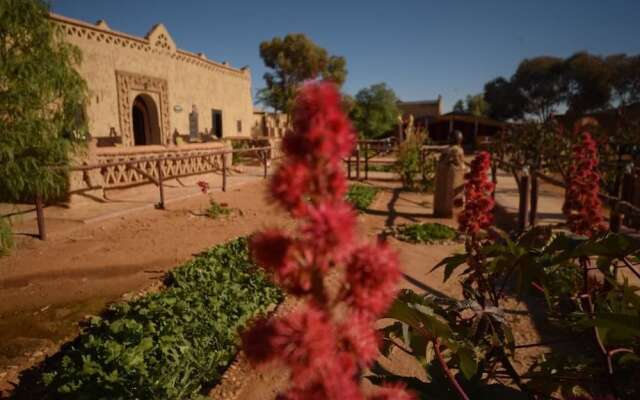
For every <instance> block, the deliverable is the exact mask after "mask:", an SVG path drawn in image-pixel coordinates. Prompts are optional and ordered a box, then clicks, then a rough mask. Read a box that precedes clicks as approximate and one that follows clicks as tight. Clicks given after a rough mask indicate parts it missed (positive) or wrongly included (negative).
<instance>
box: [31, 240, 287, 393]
mask: <svg viewBox="0 0 640 400" xmlns="http://www.w3.org/2000/svg"><path fill="white" fill-rule="evenodd" d="M166 284H167V288H166V289H165V290H162V291H160V292H158V293H153V294H149V295H146V296H144V297H142V298H140V299H138V300H134V301H132V302H129V303H123V304H116V305H113V306H111V307H110V308H109V309H108V310H107V311H106V313H105V314H104V315H103V316H102V317H94V318H92V320H91V322H90V323H89V324H88V326H87V327H85V329H84V330H83V332H82V333H81V334H80V336H79V337H78V338H77V339H76V340H74V341H73V342H72V343H70V344H68V345H66V346H65V347H64V348H63V349H62V350H61V352H60V353H59V354H58V355H57V356H55V357H54V358H53V360H52V361H51V363H50V364H49V366H48V368H46V369H47V371H46V372H45V373H44V375H43V381H44V383H45V384H46V386H47V389H48V391H49V393H48V394H49V396H50V397H52V398H56V399H58V398H92V399H93V398H96V399H97V398H109V399H124V398H126V399H133V398H138V399H184V398H193V397H197V395H198V393H199V392H200V391H201V390H202V387H203V385H205V384H208V383H211V382H213V381H215V380H217V379H219V378H220V376H221V374H222V372H223V371H224V369H225V368H226V367H227V365H228V364H229V363H230V362H231V360H232V359H233V357H234V355H235V354H236V349H237V343H238V335H237V331H238V329H239V328H241V327H243V326H244V325H245V324H246V323H247V322H248V321H249V320H250V319H251V318H253V317H254V316H255V315H257V314H261V313H264V312H266V311H267V310H268V308H269V306H270V305H272V304H274V303H276V302H278V301H279V300H280V299H281V292H280V291H279V290H278V289H276V288H275V287H274V286H272V285H271V284H270V283H268V281H267V280H266V279H265V276H264V274H262V273H261V272H260V271H257V270H255V269H254V265H253V264H252V263H251V262H250V261H249V257H248V251H247V244H246V240H245V239H237V240H234V241H231V242H228V243H226V244H224V245H220V246H216V247H214V248H213V249H211V250H209V251H206V252H204V253H202V254H200V255H198V256H197V257H196V258H195V259H194V260H192V261H190V262H188V263H187V264H185V265H184V266H182V267H180V268H178V269H176V270H174V271H172V272H171V273H169V275H168V277H167V280H166Z"/></svg>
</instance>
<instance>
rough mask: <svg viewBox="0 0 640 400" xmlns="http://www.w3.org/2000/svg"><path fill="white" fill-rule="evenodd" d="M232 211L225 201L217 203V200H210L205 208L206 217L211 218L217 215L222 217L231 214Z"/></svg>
mask: <svg viewBox="0 0 640 400" xmlns="http://www.w3.org/2000/svg"><path fill="white" fill-rule="evenodd" d="M231 211H233V210H232V209H231V208H229V207H228V206H227V204H226V203H218V202H217V201H214V200H211V202H210V203H209V208H207V211H206V214H207V217H209V218H211V219H216V218H218V217H223V216H226V215H229V214H231Z"/></svg>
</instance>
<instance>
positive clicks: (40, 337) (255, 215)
mask: <svg viewBox="0 0 640 400" xmlns="http://www.w3.org/2000/svg"><path fill="white" fill-rule="evenodd" d="M376 175H378V178H383V177H384V176H385V174H383V173H379V174H376V173H372V176H371V178H374V179H372V180H371V181H370V182H371V184H373V185H375V186H378V187H380V188H381V189H382V192H381V193H380V194H379V195H378V197H377V198H376V201H375V202H374V204H373V205H372V206H371V207H370V209H369V210H366V211H365V212H363V213H362V214H361V215H360V217H359V226H360V229H361V232H362V233H363V234H364V235H367V236H371V237H373V236H375V235H377V234H379V233H380V232H381V231H382V230H383V229H384V228H387V227H393V226H395V225H398V224H401V223H411V222H426V221H434V222H441V223H445V224H449V225H452V226H454V225H455V223H454V222H453V221H452V220H443V219H434V218H432V217H431V209H432V208H431V202H432V195H430V194H417V193H408V192H404V191H401V190H400V189H398V187H397V183H395V182H392V181H389V180H386V179H377V180H376V179H375V177H376ZM387 176H388V175H387ZM211 197H212V198H214V199H215V200H216V201H219V202H224V203H228V204H229V206H230V207H233V208H236V209H238V210H241V211H242V214H241V215H240V214H237V215H235V216H234V217H230V218H227V219H221V220H211V219H209V218H205V217H202V216H199V215H197V214H200V213H201V212H202V210H203V209H204V208H205V206H206V205H207V204H208V197H207V196H206V195H201V196H197V197H193V198H190V199H187V200H184V201H180V202H175V203H172V204H170V205H169V206H168V210H166V211H159V210H153V209H149V210H146V211H140V212H137V213H135V214H130V215H126V216H122V217H118V218H115V219H108V220H107V219H105V220H102V221H100V222H95V223H92V224H84V225H82V226H80V227H79V228H75V229H74V230H73V231H70V232H68V233H64V234H60V235H57V236H52V237H51V239H50V240H48V241H46V242H41V241H38V240H35V239H32V238H27V237H25V238H22V239H20V243H19V245H18V248H17V249H16V250H15V251H14V252H13V254H12V255H11V256H9V257H6V258H2V259H0V390H2V393H3V394H4V395H7V394H8V393H9V391H10V390H11V388H12V387H13V385H15V384H16V383H17V380H18V376H19V371H21V370H22V369H25V368H27V367H29V366H31V365H33V364H35V363H37V362H39V361H41V360H42V359H43V358H44V357H45V356H46V355H48V354H53V353H55V352H56V350H57V348H58V347H59V346H60V344H62V343H64V342H66V341H67V340H69V339H71V338H73V337H74V336H75V335H77V333H78V322H79V321H81V320H82V319H83V318H85V317H86V316H88V315H91V314H96V313H98V312H99V311H100V310H102V309H103V308H104V307H105V306H106V305H107V304H108V303H110V302H115V301H120V300H122V299H123V295H124V299H126V298H127V297H128V296H130V295H131V294H135V293H137V292H139V291H143V290H145V289H146V288H149V287H150V286H153V285H154V284H157V283H158V282H159V280H160V279H161V278H162V276H163V274H164V273H165V272H166V271H168V270H169V269H171V268H174V267H176V266H179V265H180V264H182V263H183V262H185V261H186V260H188V259H189V258H190V257H191V256H192V255H193V254H195V253H197V252H199V251H202V250H204V249H206V248H208V247H211V246H213V245H215V244H218V243H221V242H224V241H226V240H229V239H231V238H234V237H237V236H240V235H247V234H250V233H252V232H254V231H256V230H258V229H261V228H263V227H266V226H272V225H287V224H290V222H291V221H290V220H289V219H288V218H287V217H286V216H285V215H283V213H281V212H280V211H278V210H277V209H276V208H275V207H273V206H272V205H270V204H269V203H268V201H267V200H266V196H265V184H264V182H263V181H262V180H256V181H255V182H253V183H248V184H245V185H243V186H242V187H240V188H236V189H233V190H230V191H228V192H226V193H222V192H215V193H213V194H211ZM390 240H391V241H392V244H393V246H395V247H396V248H397V249H398V250H399V252H400V258H401V265H402V268H403V271H404V274H405V279H404V281H403V283H402V286H403V287H408V288H412V289H414V290H417V291H419V292H432V293H437V294H441V295H447V296H452V297H460V292H459V284H458V283H457V282H456V279H451V280H449V281H448V282H447V283H443V282H442V273H441V272H440V271H436V272H434V273H430V272H429V271H430V270H431V268H432V267H433V266H434V265H435V264H436V263H438V262H439V261H440V260H441V259H442V258H444V257H446V256H447V255H449V254H451V253H452V252H455V251H456V250H458V249H460V245H458V244H452V245H412V244H408V243H403V242H399V241H397V240H395V239H390ZM525 310H526V308H525V305H522V304H514V305H513V310H512V311H513V315H514V318H518V316H519V315H522V314H523V313H524V314H526V311H525ZM519 324H521V326H520V328H519V329H517V333H516V335H517V336H518V337H517V338H516V339H517V340H518V341H520V342H522V343H530V342H533V341H535V340H537V339H538V335H537V333H536V332H537V329H536V327H535V326H533V325H532V323H531V321H529V320H528V319H523V320H522V322H519ZM523 355H525V354H523ZM525 356H526V355H525ZM412 361H413V360H411V359H409V358H407V357H406V356H405V357H403V356H402V354H401V353H400V352H398V353H393V354H392V356H391V357H390V359H384V360H381V363H382V364H383V365H384V366H385V367H388V368H389V369H391V370H393V371H395V372H399V373H404V374H407V375H414V376H419V377H420V376H422V374H423V372H422V371H420V368H419V367H418V366H417V365H415V364H413V363H412ZM227 375H228V379H226V380H225V382H224V383H223V384H222V385H219V387H218V388H216V390H214V391H213V392H212V394H211V396H212V397H214V398H236V399H269V398H274V397H275V394H276V393H277V391H278V390H280V389H281V388H283V387H284V386H285V385H286V383H287V373H286V371H284V370H281V369H263V370H254V369H252V368H249V367H248V366H247V365H246V363H245V362H243V361H242V357H240V358H239V360H237V361H236V363H234V365H233V366H232V368H231V370H230V373H229V374H227ZM0 397H2V396H0Z"/></svg>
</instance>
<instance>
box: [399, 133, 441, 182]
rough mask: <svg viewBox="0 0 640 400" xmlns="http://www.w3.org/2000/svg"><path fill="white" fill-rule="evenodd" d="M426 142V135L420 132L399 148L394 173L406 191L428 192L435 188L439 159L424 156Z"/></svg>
mask: <svg viewBox="0 0 640 400" xmlns="http://www.w3.org/2000/svg"><path fill="white" fill-rule="evenodd" d="M425 140H426V135H425V134H424V133H423V132H420V131H418V132H415V133H414V134H412V135H411V136H409V137H408V138H407V139H406V140H405V141H404V142H402V143H401V144H400V145H399V146H398V157H397V159H396V162H395V164H394V171H395V172H396V173H397V174H398V175H399V176H400V180H401V181H402V186H403V187H404V188H405V189H408V190H419V191H428V190H431V189H432V188H433V185H434V181H435V174H436V166H437V159H436V158H435V157H423V156H422V146H423V145H424V144H425Z"/></svg>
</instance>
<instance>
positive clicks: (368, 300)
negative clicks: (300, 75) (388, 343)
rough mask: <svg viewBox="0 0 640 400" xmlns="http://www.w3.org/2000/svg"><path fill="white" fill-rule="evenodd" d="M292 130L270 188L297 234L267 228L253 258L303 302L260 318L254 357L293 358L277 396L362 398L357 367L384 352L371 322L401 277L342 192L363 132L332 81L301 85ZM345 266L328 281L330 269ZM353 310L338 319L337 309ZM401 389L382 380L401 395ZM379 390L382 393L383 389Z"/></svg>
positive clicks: (251, 349)
mask: <svg viewBox="0 0 640 400" xmlns="http://www.w3.org/2000/svg"><path fill="white" fill-rule="evenodd" d="M292 122H293V130H292V131H290V132H288V133H287V135H286V136H285V138H284V141H283V152H284V154H285V160H284V162H283V163H282V165H281V166H280V168H279V169H278V171H276V173H275V175H274V176H273V178H272V180H271V185H270V191H271V195H272V197H273V198H274V199H275V200H276V201H277V202H278V203H279V204H280V205H281V206H282V207H283V208H284V209H285V210H287V211H288V212H289V213H290V214H291V215H292V216H293V217H294V218H295V219H296V220H298V222H299V223H298V225H297V228H296V232H295V233H291V234H285V233H283V232H281V231H279V230H266V231H264V232H261V233H258V234H255V235H254V236H253V237H252V238H251V239H250V242H249V245H250V249H251V254H252V258H253V260H254V261H255V262H256V263H257V264H258V265H260V266H261V267H263V268H264V269H266V270H268V271H269V272H271V273H272V274H271V276H272V277H273V279H274V280H275V281H276V282H277V283H278V284H279V285H280V286H281V287H282V288H283V289H284V290H285V291H287V292H288V293H289V294H292V295H295V296H299V297H303V298H305V300H306V304H307V305H306V307H304V308H303V309H302V310H300V311H296V312H294V313H292V314H289V315H287V316H285V317H283V318H280V319H277V320H272V321H259V322H258V323H257V324H255V325H254V327H253V328H251V329H250V330H249V331H248V332H245V333H244V334H243V344H244V349H245V352H246V353H247V357H248V358H249V360H251V361H252V362H254V363H258V364H260V363H265V362H269V361H272V360H277V361H279V362H280V363H282V364H284V365H286V366H288V367H289V370H290V371H291V379H290V381H291V383H292V385H291V387H290V388H289V389H288V390H287V391H286V392H285V393H283V394H281V395H279V396H278V398H279V399H288V400H298V399H305V400H308V399H311V400H313V399H323V400H325V399H329V400H331V399H335V400H338V399H340V400H364V399H365V396H364V394H363V393H362V391H361V385H360V378H361V374H360V373H359V372H360V368H364V367H366V366H369V365H370V364H371V362H372V361H373V360H374V359H375V358H376V357H377V355H378V337H377V332H376V330H375V327H374V325H373V323H374V321H375V320H376V318H377V317H378V316H379V315H380V313H381V312H383V311H384V310H385V309H386V308H387V307H388V306H389V304H390V303H391V301H392V300H393V298H394V296H395V292H396V285H397V283H398V281H399V280H400V275H401V274H400V270H399V267H398V260H397V255H396V253H395V252H394V251H392V250H391V249H390V248H389V247H388V246H387V245H386V244H384V243H374V244H369V245H360V246H356V237H355V224H356V220H357V219H356V214H355V213H354V211H353V209H352V208H351V206H350V205H349V204H348V203H347V202H346V200H345V194H346V191H347V180H346V178H345V175H344V168H343V165H342V159H343V158H344V157H346V156H347V155H349V154H350V153H351V151H352V150H353V147H354V145H355V141H356V135H355V133H354V132H353V129H352V128H351V124H350V122H349V119H348V118H347V117H346V115H345V114H344V113H343V111H342V105H341V96H340V93H339V91H338V90H337V88H336V86H335V85H333V84H331V83H317V82H312V83H308V84H305V85H304V86H303V87H302V88H301V89H300V91H299V93H298V96H297V99H296V104H295V106H294V113H293V118H292ZM334 267H344V268H345V269H346V271H345V273H344V274H335V275H332V276H331V280H332V285H333V282H334V281H333V279H334V278H336V279H337V280H338V281H337V284H338V287H337V288H335V290H333V289H334V288H333V287H331V288H328V287H327V286H326V285H327V282H326V281H327V280H328V279H327V273H328V272H329V269H330V268H334ZM344 315H346V316H347V317H348V318H347V319H346V320H345V319H340V318H339V317H338V316H344ZM401 390H402V389H400V388H395V389H393V390H392V389H383V390H382V391H381V393H386V394H385V396H387V397H381V399H394V398H397V399H399V400H402V399H406V398H410V397H392V396H400V392H401ZM381 395H382V394H381Z"/></svg>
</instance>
